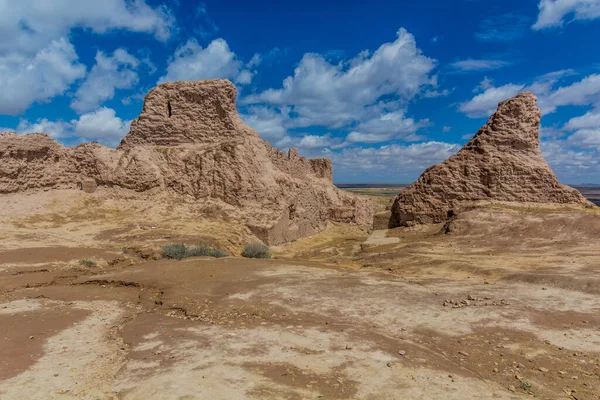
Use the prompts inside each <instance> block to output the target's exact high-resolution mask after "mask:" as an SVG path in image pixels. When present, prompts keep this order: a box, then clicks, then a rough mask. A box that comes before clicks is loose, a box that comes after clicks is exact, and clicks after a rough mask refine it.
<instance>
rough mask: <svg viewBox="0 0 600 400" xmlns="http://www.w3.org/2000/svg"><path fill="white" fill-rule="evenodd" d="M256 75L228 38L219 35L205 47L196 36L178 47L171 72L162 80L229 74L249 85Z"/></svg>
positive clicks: (170, 68)
mask: <svg viewBox="0 0 600 400" xmlns="http://www.w3.org/2000/svg"><path fill="white" fill-rule="evenodd" d="M253 75H254V73H253V72H252V71H250V70H249V69H247V68H246V67H245V65H244V63H243V62H242V61H241V60H240V59H239V58H238V57H237V56H236V55H235V53H234V52H232V51H231V50H230V49H229V45H228V44H227V42H226V41H225V40H223V39H215V40H213V41H212V42H210V43H209V45H208V46H206V48H203V47H202V46H200V44H198V42H197V41H196V39H190V40H188V41H187V42H186V43H185V44H184V45H183V46H181V47H179V48H178V49H177V50H176V51H175V54H174V55H173V58H172V59H171V60H170V61H169V65H168V66H167V74H166V75H165V76H163V77H161V78H160V79H159V80H158V83H163V82H170V81H196V80H200V79H215V78H226V79H231V80H232V81H234V82H236V83H239V84H241V85H245V84H248V83H250V82H251V81H252V77H253Z"/></svg>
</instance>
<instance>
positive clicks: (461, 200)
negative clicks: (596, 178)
mask: <svg viewBox="0 0 600 400" xmlns="http://www.w3.org/2000/svg"><path fill="white" fill-rule="evenodd" d="M536 102H537V99H536V97H535V96H534V95H533V94H532V93H529V92H523V93H519V94H518V95H517V96H516V97H514V98H511V99H508V100H505V101H503V102H501V103H500V104H499V105H498V109H497V111H496V112H495V113H494V114H493V115H492V116H491V117H490V119H489V120H488V122H487V123H486V124H485V125H484V126H483V127H482V128H481V129H480V130H479V131H478V132H477V133H476V134H475V136H474V137H473V138H472V139H471V140H470V141H469V142H468V143H467V144H466V145H465V146H464V147H463V148H462V149H461V150H460V151H459V152H458V153H456V154H454V155H453V156H452V157H450V158H449V159H448V160H446V161H444V162H443V163H441V164H438V165H435V166H433V167H430V168H428V169H427V170H425V172H423V174H422V175H421V176H420V177H419V179H418V180H417V181H416V182H415V183H413V184H412V185H410V186H409V187H407V188H405V189H404V190H402V192H400V193H399V194H398V196H397V197H396V198H395V200H394V203H393V205H392V207H391V211H392V214H391V217H390V227H397V226H410V225H414V224H428V223H441V222H444V221H446V220H447V219H448V218H449V217H451V216H452V215H454V214H455V213H456V212H457V211H458V210H459V209H460V208H461V207H462V206H463V205H465V204H466V203H472V202H474V201H478V200H488V201H508V202H534V203H562V204H575V205H580V206H583V207H593V204H592V203H591V202H589V201H588V200H586V199H585V198H584V197H583V195H581V193H580V192H579V191H577V190H576V189H574V188H571V187H569V186H566V185H563V184H561V183H560V182H559V181H558V179H557V178H556V176H555V175H554V172H553V171H552V169H551V168H550V166H549V165H548V163H547V162H546V160H545V159H544V157H543V155H542V152H541V151H540V148H539V129H540V119H541V112H540V110H539V108H538V107H537V105H536Z"/></svg>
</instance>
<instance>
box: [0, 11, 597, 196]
mask: <svg viewBox="0 0 600 400" xmlns="http://www.w3.org/2000/svg"><path fill="white" fill-rule="evenodd" d="M213 78H226V79H229V80H231V81H232V82H234V83H235V85H236V87H237V90H238V97H237V107H238V112H239V113H240V115H241V117H242V119H243V120H244V121H245V122H246V123H247V124H248V125H250V126H251V127H253V128H254V129H255V130H256V131H257V132H258V133H259V134H260V135H261V137H263V138H264V139H266V140H268V141H269V142H270V143H271V144H273V145H275V146H277V147H280V148H282V149H285V148H289V147H290V146H296V147H297V148H298V150H299V152H300V153H301V154H303V155H306V156H308V157H327V158H331V159H332V161H333V166H334V181H335V182H411V181H413V180H415V179H416V178H417V177H418V176H419V175H420V173H421V172H422V171H423V170H424V169H425V168H427V167H429V166H431V165H433V164H436V163H438V162H441V161H443V160H444V159H446V158H448V157H449V156H451V155H452V154H453V153H455V152H456V151H457V150H459V149H460V147H461V146H462V145H464V144H465V143H466V142H467V141H468V140H469V139H470V138H471V137H472V136H473V135H474V134H475V133H476V132H477V130H478V129H479V128H480V127H481V126H482V125H483V124H484V123H485V122H486V120H487V118H488V117H489V115H491V114H492V113H493V112H494V110H495V108H496V106H497V104H498V102H499V101H502V100H504V99H506V98H509V97H512V96H515V95H516V94H517V93H518V92H520V91H524V90H529V91H532V92H533V93H534V94H536V95H537V96H538V105H539V107H540V109H541V110H542V113H543V117H542V129H541V132H540V137H541V148H542V151H543V153H544V156H545V157H546V159H547V161H548V162H549V164H550V165H551V167H552V168H553V169H554V171H555V172H556V174H557V175H558V177H559V179H561V180H562V181H563V182H565V183H571V184H575V183H598V184H600V0H422V1H408V0H405V1H379V0H371V1H352V0H329V1H326V2H324V1H322V0H321V1H315V0H305V1H302V2H285V1H275V0H270V1H266V0H263V1H260V0H257V1H252V2H250V1H247V0H235V1H234V0H232V1H210V0H207V1H205V2H198V1H189V0H172V1H168V2H163V1H155V0H103V1H98V0H53V1H51V2H50V1H47V0H19V1H15V0H0V131H16V132H18V133H30V132H44V133H47V134H49V135H51V136H52V137H53V138H55V139H56V140H57V141H59V142H61V143H63V144H65V145H68V146H73V145H77V144H81V143H85V142H89V141H98V142H100V143H102V144H104V145H107V146H111V147H115V146H116V145H118V143H119V141H120V140H121V138H122V137H123V136H124V135H126V134H127V132H128V130H129V124H130V123H131V121H132V120H133V119H134V118H136V117H137V116H138V115H139V113H140V111H141V108H142V106H143V99H144V96H145V94H146V93H147V92H148V91H149V90H150V89H151V88H152V87H154V86H156V85H157V84H160V83H163V82H168V81H176V80H200V79H213Z"/></svg>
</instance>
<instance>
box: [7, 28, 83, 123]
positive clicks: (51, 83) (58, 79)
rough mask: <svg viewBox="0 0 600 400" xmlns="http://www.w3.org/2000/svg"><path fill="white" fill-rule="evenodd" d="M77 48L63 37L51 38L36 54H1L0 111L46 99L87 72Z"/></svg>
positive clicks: (12, 111)
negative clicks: (30, 56)
mask: <svg viewBox="0 0 600 400" xmlns="http://www.w3.org/2000/svg"><path fill="white" fill-rule="evenodd" d="M85 70H86V68H85V66H84V65H83V64H80V63H79V61H78V57H77V53H75V48H74V47H73V45H72V44H71V43H69V42H68V41H67V40H66V39H64V38H62V39H59V40H55V41H52V42H50V44H49V45H48V47H46V48H43V49H41V50H40V51H39V52H38V53H37V54H35V55H34V56H33V58H29V57H27V56H24V55H21V54H17V53H11V54H8V55H1V54H0V114H11V115H16V114H19V113H22V112H23V111H25V110H26V109H27V108H28V107H29V106H30V105H31V104H33V103H34V102H45V101H48V100H49V99H50V98H52V97H54V96H56V95H60V94H62V93H64V91H65V90H67V89H68V88H69V86H70V85H71V84H72V83H73V82H74V81H76V80H77V79H80V78H83V77H84V76H85Z"/></svg>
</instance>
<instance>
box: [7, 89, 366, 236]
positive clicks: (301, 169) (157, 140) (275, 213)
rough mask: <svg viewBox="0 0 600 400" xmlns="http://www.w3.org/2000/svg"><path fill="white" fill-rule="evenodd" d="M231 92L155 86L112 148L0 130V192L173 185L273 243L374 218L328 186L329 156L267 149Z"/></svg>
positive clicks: (358, 200)
mask: <svg viewBox="0 0 600 400" xmlns="http://www.w3.org/2000/svg"><path fill="white" fill-rule="evenodd" d="M235 96H236V92H235V86H234V85H233V84H232V83H230V82H229V81H226V80H212V81H199V82H171V83H165V84H163V85H160V86H158V87H156V88H154V89H153V90H152V91H150V93H149V94H148V96H147V97H146V100H145V101H144V109H143V111H142V113H141V115H140V117H139V118H138V119H136V120H135V121H133V122H132V124H131V130H130V132H129V134H128V135H127V136H126V137H125V138H124V139H123V141H122V142H121V144H120V145H119V147H118V148H117V150H114V149H110V148H107V147H104V146H101V145H99V144H97V143H88V144H84V145H81V146H77V147H73V148H65V147H63V146H61V145H60V144H58V143H56V142H55V141H54V140H53V139H52V138H50V137H49V136H47V135H44V134H29V135H17V134H15V133H4V134H0V160H1V162H0V193H11V192H19V191H25V190H32V189H50V188H55V189H61V188H78V187H79V188H81V187H82V182H84V181H85V182H88V184H87V185H88V186H89V184H90V182H89V180H90V179H92V180H94V181H95V182H96V183H97V184H98V185H99V186H110V187H118V188H124V189H130V190H132V191H135V192H141V193H146V194H147V193H152V191H170V192H173V193H176V194H178V195H181V196H185V197H191V198H194V199H196V200H197V201H198V204H199V206H200V207H201V206H202V205H203V204H207V205H210V207H211V208H214V207H215V205H216V206H217V207H218V208H220V209H221V210H222V214H225V215H228V216H229V217H231V218H233V219H239V220H240V221H241V222H242V223H244V224H246V225H247V226H248V227H249V228H250V229H251V230H252V231H253V232H254V233H255V234H256V235H257V236H258V237H259V238H261V239H262V240H264V241H265V242H267V243H269V244H279V243H283V242H287V241H292V240H295V239H298V238H300V237H304V236H307V235H311V234H314V233H317V232H319V231H321V230H323V229H324V228H325V227H326V225H327V222H328V221H339V222H347V223H354V224H360V225H370V224H371V223H372V218H373V215H372V210H371V206H370V203H369V201H368V200H366V199H364V198H362V197H358V196H355V195H351V194H349V193H346V192H343V191H340V190H338V189H337V188H335V186H334V185H333V184H332V182H331V177H332V168H331V161H330V160H326V159H316V160H307V159H305V158H304V157H300V156H299V155H298V153H297V151H296V150H295V149H293V148H292V149H290V151H289V152H288V153H284V152H281V151H279V150H277V149H275V148H273V147H272V146H271V145H269V144H268V143H267V142H265V141H263V140H262V139H261V138H260V137H259V135H258V134H257V133H256V132H255V131H254V130H252V129H251V128H249V127H248V126H247V125H245V124H244V123H243V122H242V121H241V119H240V118H239V115H238V114H237V111H236V106H235ZM88 186H86V187H88ZM91 186H93V185H91Z"/></svg>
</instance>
